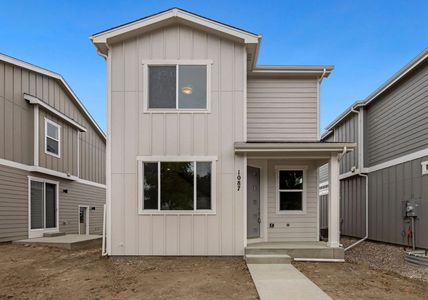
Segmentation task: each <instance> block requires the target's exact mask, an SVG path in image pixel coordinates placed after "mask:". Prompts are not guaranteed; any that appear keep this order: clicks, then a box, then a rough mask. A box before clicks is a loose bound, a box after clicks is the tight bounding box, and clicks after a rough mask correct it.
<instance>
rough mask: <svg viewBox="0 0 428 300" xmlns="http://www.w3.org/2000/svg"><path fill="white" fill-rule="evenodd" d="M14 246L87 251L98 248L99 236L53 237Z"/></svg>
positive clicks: (28, 240)
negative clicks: (41, 246)
mask: <svg viewBox="0 0 428 300" xmlns="http://www.w3.org/2000/svg"><path fill="white" fill-rule="evenodd" d="M13 243H14V244H29V245H43V246H50V247H57V248H63V249H68V250H78V249H89V248H95V247H100V246H101V243H102V236H101V235H93V234H91V235H83V234H66V235H62V236H54V237H40V238H33V239H26V240H19V241H14V242H13Z"/></svg>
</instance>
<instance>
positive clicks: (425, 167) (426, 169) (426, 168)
mask: <svg viewBox="0 0 428 300" xmlns="http://www.w3.org/2000/svg"><path fill="white" fill-rule="evenodd" d="M421 165H422V175H428V161H423V162H421Z"/></svg>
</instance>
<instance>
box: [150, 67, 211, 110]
mask: <svg viewBox="0 0 428 300" xmlns="http://www.w3.org/2000/svg"><path fill="white" fill-rule="evenodd" d="M208 66H209V65H208V64H206V65H196V64H173V65H158V64H150V63H149V64H148V66H147V73H148V76H147V78H148V84H147V90H148V95H147V108H148V109H149V110H171V111H180V110H191V111H206V110H208V104H209V103H208V102H209V101H208V99H209V97H208V96H209V90H208V69H209V68H208Z"/></svg>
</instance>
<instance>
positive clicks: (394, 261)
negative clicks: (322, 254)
mask: <svg viewBox="0 0 428 300" xmlns="http://www.w3.org/2000/svg"><path fill="white" fill-rule="evenodd" d="M352 241H353V240H351V239H343V240H342V243H343V244H344V245H349V244H350V243H352ZM404 255H405V251H404V248H403V247H400V246H395V245H388V244H382V243H375V242H370V241H366V242H363V243H362V244H360V245H358V246H356V247H354V248H352V249H350V250H349V251H347V252H346V253H345V260H346V262H345V263H302V262H299V263H298V262H295V263H293V265H294V266H295V267H296V268H297V269H299V270H300V271H301V272H302V273H303V274H305V275H306V276H307V277H308V278H309V279H311V280H312V281H314V282H315V283H316V284H317V285H318V286H319V287H320V288H321V289H323V290H324V291H325V292H326V293H327V294H329V295H330V297H332V298H333V299H346V300H350V299H428V268H427V267H423V266H416V265H412V264H409V263H407V262H405V261H404Z"/></svg>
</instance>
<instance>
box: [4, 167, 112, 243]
mask: <svg viewBox="0 0 428 300" xmlns="http://www.w3.org/2000/svg"><path fill="white" fill-rule="evenodd" d="M28 176H33V177H37V178H42V179H49V180H54V181H58V182H59V230H60V231H61V232H65V233H78V230H79V229H78V216H79V214H78V205H89V206H90V208H92V207H95V210H92V209H90V211H89V225H90V227H89V232H90V233H91V234H101V233H102V223H103V207H104V203H105V189H104V188H99V187H94V186H90V185H86V184H82V183H77V182H75V181H70V180H65V179H58V178H56V177H51V176H44V175H42V174H38V173H30V172H27V171H24V170H20V169H16V168H11V167H5V166H0V242H7V241H13V240H19V239H25V238H28ZM64 190H67V193H65V192H64Z"/></svg>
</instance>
